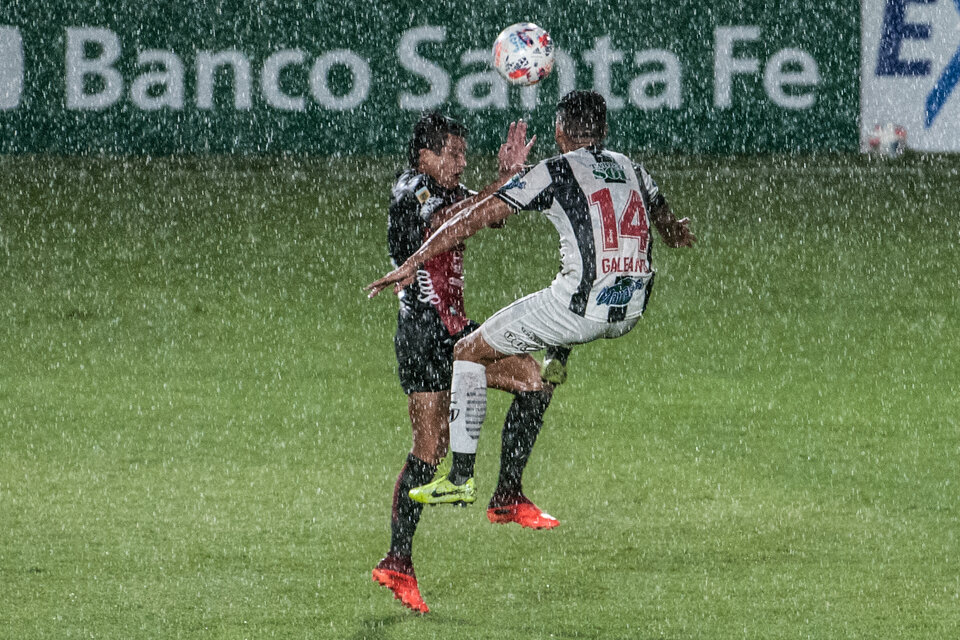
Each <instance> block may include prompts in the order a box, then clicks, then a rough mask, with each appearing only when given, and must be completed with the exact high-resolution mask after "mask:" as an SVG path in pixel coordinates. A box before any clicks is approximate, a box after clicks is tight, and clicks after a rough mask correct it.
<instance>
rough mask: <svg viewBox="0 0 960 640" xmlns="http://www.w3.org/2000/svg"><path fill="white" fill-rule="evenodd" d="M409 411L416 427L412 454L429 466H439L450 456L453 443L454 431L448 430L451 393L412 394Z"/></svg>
mask: <svg viewBox="0 0 960 640" xmlns="http://www.w3.org/2000/svg"><path fill="white" fill-rule="evenodd" d="M407 408H408V410H409V412H410V424H411V426H412V427H413V448H412V449H411V453H413V455H415V456H416V457H418V458H420V459H421V460H423V461H424V462H426V463H428V464H432V465H436V464H437V463H438V462H440V459H441V458H442V457H443V456H444V455H445V454H446V452H447V446H448V444H449V442H450V431H449V430H448V429H447V417H448V415H449V413H450V392H449V391H431V392H421V393H411V394H410V395H408V396H407Z"/></svg>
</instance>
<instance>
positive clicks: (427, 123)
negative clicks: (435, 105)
mask: <svg viewBox="0 0 960 640" xmlns="http://www.w3.org/2000/svg"><path fill="white" fill-rule="evenodd" d="M466 136H467V128H466V127H465V126H463V124H461V123H460V122H457V121H456V120H454V119H453V118H448V117H447V116H444V115H442V114H440V113H438V112H436V111H429V112H427V113H424V114H423V115H421V116H420V119H419V120H417V122H416V124H414V125H413V135H412V136H410V145H409V147H408V149H407V159H408V160H409V162H410V167H411V168H413V169H416V170H418V171H421V172H423V173H426V174H427V175H429V176H431V177H432V178H433V179H434V180H436V181H437V182H439V183H440V184H441V185H442V186H445V187H449V188H453V187H455V186H457V184H459V182H460V174H462V173H463V170H464V168H465V167H466V166H467V159H466V153H467V141H466Z"/></svg>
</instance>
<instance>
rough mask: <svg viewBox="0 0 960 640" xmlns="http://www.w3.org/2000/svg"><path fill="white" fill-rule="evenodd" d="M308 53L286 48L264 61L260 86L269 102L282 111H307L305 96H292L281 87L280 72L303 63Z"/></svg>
mask: <svg viewBox="0 0 960 640" xmlns="http://www.w3.org/2000/svg"><path fill="white" fill-rule="evenodd" d="M306 58H307V54H306V53H304V52H303V51H301V50H300V49H284V50H282V51H278V52H276V53H274V54H273V55H271V56H270V57H269V58H267V60H266V61H265V62H264V63H263V73H261V74H260V88H261V89H263V97H264V99H265V100H266V101H267V104H268V105H270V106H271V107H273V108H274V109H280V110H281V111H306V110H307V104H306V103H307V101H306V100H305V99H304V98H303V96H291V95H289V94H286V93H284V92H283V89H281V88H280V74H281V73H283V70H284V69H285V68H287V67H291V66H293V65H295V64H303V61H304V60H306Z"/></svg>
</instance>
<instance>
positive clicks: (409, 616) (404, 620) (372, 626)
mask: <svg viewBox="0 0 960 640" xmlns="http://www.w3.org/2000/svg"><path fill="white" fill-rule="evenodd" d="M450 623H454V624H456V625H459V626H462V625H465V624H466V621H465V620H456V619H450V618H448V617H437V616H436V615H435V614H430V613H428V614H424V615H420V614H417V613H414V612H412V611H398V612H397V613H391V614H390V615H385V616H371V617H370V618H367V619H366V620H363V621H362V622H361V623H360V628H359V629H357V631H356V632H355V633H354V634H353V635H352V636H350V639H349V640H377V638H386V637H388V636H389V634H390V630H391V629H392V628H393V627H396V626H398V625H411V624H413V625H420V626H421V628H424V627H427V626H431V627H435V625H437V624H443V625H449V624H450ZM434 631H436V628H434Z"/></svg>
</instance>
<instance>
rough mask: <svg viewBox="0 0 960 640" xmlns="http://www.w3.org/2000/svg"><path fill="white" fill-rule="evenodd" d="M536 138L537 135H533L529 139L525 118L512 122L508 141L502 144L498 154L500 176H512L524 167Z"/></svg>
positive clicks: (508, 132)
mask: <svg viewBox="0 0 960 640" xmlns="http://www.w3.org/2000/svg"><path fill="white" fill-rule="evenodd" d="M536 140H537V136H533V137H532V138H530V140H529V141H527V123H526V122H524V121H523V120H519V121H517V122H511V123H510V129H509V130H508V131H507V141H506V142H504V143H503V144H502V145H501V146H500V153H498V154H497V160H498V164H499V171H500V177H502V178H505V177H509V176H512V175H513V174H515V173H516V172H517V171H520V169H522V168H523V163H524V162H526V161H527V156H528V155H530V149H532V148H533V143H534V142H536Z"/></svg>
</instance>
